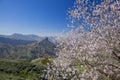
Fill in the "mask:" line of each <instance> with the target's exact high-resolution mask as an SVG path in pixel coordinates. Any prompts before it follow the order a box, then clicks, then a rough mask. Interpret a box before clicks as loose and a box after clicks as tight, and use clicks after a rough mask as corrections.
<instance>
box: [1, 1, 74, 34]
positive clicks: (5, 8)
mask: <svg viewBox="0 0 120 80" xmlns="http://www.w3.org/2000/svg"><path fill="white" fill-rule="evenodd" d="M74 1H75V0H0V34H13V33H22V34H37V35H40V36H51V35H57V34H59V33H61V32H62V31H63V30H66V29H67V19H66V18H67V17H68V16H66V14H67V10H68V8H70V7H72V6H73V2H74Z"/></svg>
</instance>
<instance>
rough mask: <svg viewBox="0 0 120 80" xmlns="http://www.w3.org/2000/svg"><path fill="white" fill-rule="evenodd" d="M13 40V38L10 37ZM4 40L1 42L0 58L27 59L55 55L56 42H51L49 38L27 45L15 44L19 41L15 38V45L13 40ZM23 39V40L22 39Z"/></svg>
mask: <svg viewBox="0 0 120 80" xmlns="http://www.w3.org/2000/svg"><path fill="white" fill-rule="evenodd" d="M9 40H11V39H9ZM9 40H8V42H5V41H4V42H2V41H1V44H0V58H1V59H26V60H32V59H36V58H43V57H55V50H54V48H55V44H54V43H52V42H50V41H49V40H48V38H46V39H44V40H42V41H41V42H34V43H30V44H27V45H26V44H25V45H18V44H17V45H16V46H14V45H15V43H17V42H16V41H18V40H14V45H13V43H12V41H11V42H10V44H8V43H9ZM20 41H21V40H20Z"/></svg>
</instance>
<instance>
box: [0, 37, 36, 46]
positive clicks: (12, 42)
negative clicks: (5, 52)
mask: <svg viewBox="0 0 120 80" xmlns="http://www.w3.org/2000/svg"><path fill="white" fill-rule="evenodd" d="M33 42H35V41H27V40H17V39H11V38H5V37H0V44H7V45H12V46H17V45H27V44H31V43H33Z"/></svg>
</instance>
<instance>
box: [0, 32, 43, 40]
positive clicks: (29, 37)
mask: <svg viewBox="0 0 120 80" xmlns="http://www.w3.org/2000/svg"><path fill="white" fill-rule="evenodd" d="M0 37H5V38H11V39H17V40H27V41H41V40H42V39H44V37H39V36H37V35H34V34H31V35H23V34H18V33H14V34H12V35H0Z"/></svg>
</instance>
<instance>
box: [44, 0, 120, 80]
mask: <svg viewBox="0 0 120 80" xmlns="http://www.w3.org/2000/svg"><path fill="white" fill-rule="evenodd" d="M68 14H69V19H70V21H71V24H70V25H72V26H75V29H74V30H73V31H71V32H69V33H67V34H64V35H63V36H62V37H60V38H59V39H57V43H58V48H57V51H58V53H57V54H58V57H57V58H56V59H55V60H54V61H53V64H52V65H49V66H48V69H47V75H46V78H47V79H48V80H120V0H76V2H75V4H74V7H73V8H71V9H70V10H69V11H68Z"/></svg>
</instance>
